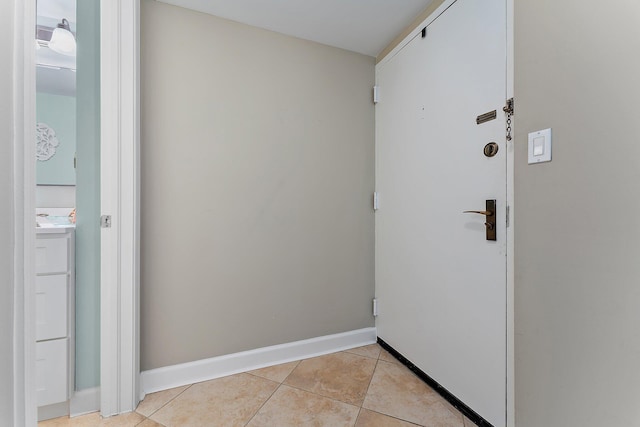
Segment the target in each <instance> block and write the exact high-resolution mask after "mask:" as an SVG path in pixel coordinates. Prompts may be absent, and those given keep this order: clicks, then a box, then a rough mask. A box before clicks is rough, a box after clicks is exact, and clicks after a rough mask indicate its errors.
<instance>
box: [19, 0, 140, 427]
mask: <svg viewBox="0 0 640 427" xmlns="http://www.w3.org/2000/svg"><path fill="white" fill-rule="evenodd" d="M13 4H14V8H15V9H14V10H15V13H14V16H13V28H14V36H15V40H14V61H12V63H13V75H14V82H13V83H14V89H15V92H14V99H13V105H12V111H13V112H14V130H15V134H14V140H13V147H14V165H15V171H14V176H15V181H14V194H15V197H14V207H15V209H14V212H15V214H14V215H15V221H14V230H15V232H14V236H15V248H16V249H15V263H14V272H15V275H14V284H13V287H14V309H15V310H14V319H15V322H14V342H13V349H14V386H13V388H14V417H15V419H14V421H15V422H16V425H21V424H23V425H26V426H35V425H36V423H37V415H36V414H37V410H36V405H37V404H36V390H35V228H34V218H33V213H35V185H36V184H35V144H25V143H24V141H34V140H35V124H36V117H35V87H36V79H35V64H36V61H35V49H34V43H35V41H34V28H35V22H36V8H35V1H22V0H14V1H13ZM139 9H140V2H139V0H134V1H130V0H109V1H103V2H101V18H100V20H101V128H102V131H101V156H102V159H101V204H102V205H101V212H103V213H105V214H109V215H112V223H113V226H112V227H111V228H110V229H104V230H103V231H102V235H101V238H102V246H101V251H102V256H101V258H102V263H101V269H102V273H101V274H102V276H101V322H100V323H101V349H100V357H101V412H102V414H103V415H104V416H109V415H114V414H118V413H123V412H128V411H132V410H134V409H135V407H136V406H137V404H138V402H139V399H140V386H139V383H140V366H139V341H140V339H139V305H140V304H139V282H140V281H139V194H140V192H139V145H140V138H139V129H140V126H139V122H140V119H139V117H140V115H139V96H138V94H139V77H138V70H139V66H138V64H139V36H138V35H139V23H140V19H139ZM96 220H97V219H96Z"/></svg>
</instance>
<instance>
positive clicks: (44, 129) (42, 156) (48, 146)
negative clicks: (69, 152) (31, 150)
mask: <svg viewBox="0 0 640 427" xmlns="http://www.w3.org/2000/svg"><path fill="white" fill-rule="evenodd" d="M58 145H60V141H58V138H57V137H56V132H55V131H54V130H53V129H51V128H50V127H49V126H48V125H47V124H45V123H38V124H37V125H36V158H37V159H38V160H40V161H41V162H45V161H47V160H49V159H50V158H52V157H53V156H54V155H55V154H56V148H57V147H58Z"/></svg>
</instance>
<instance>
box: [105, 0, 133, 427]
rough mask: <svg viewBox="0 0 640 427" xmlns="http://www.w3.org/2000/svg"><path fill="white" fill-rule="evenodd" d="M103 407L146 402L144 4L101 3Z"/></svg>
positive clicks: (108, 410)
mask: <svg viewBox="0 0 640 427" xmlns="http://www.w3.org/2000/svg"><path fill="white" fill-rule="evenodd" d="M100 6H101V7H100V25H101V30H100V52H101V53H100V72H101V76H100V84H101V91H100V92H101V93H100V99H101V143H100V147H101V148H100V164H101V176H100V193H101V199H100V203H101V206H100V209H101V212H102V214H103V215H110V216H111V227H110V228H103V229H102V232H101V242H102V245H101V250H102V253H101V280H100V288H101V292H100V305H101V309H100V310H101V321H100V356H101V363H100V403H101V413H102V415H103V416H110V415H115V414H120V413H123V412H130V411H133V410H134V409H135V408H136V406H137V405H138V402H139V401H140V357H139V355H140V351H139V349H140V327H139V325H140V321H139V307H140V298H139V296H140V245H139V242H140V221H139V212H140V209H139V207H140V179H139V169H140V168H139V164H140V163H139V162H140V160H139V159H140V157H139V152H140V107H139V105H140V104H139V98H140V97H139V86H140V85H139V82H140V78H139V62H140V54H139V51H140V49H139V45H140V37H139V27H140V1H139V0H134V1H131V0H108V1H102V2H101V5H100Z"/></svg>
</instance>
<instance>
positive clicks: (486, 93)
mask: <svg viewBox="0 0 640 427" xmlns="http://www.w3.org/2000/svg"><path fill="white" fill-rule="evenodd" d="M506 72H507V68H506V2H505V0H457V1H456V2H455V3H454V4H453V5H451V6H450V7H449V8H448V9H447V10H446V11H445V12H444V13H443V14H442V15H440V16H439V17H438V18H437V19H435V20H434V21H433V22H432V23H430V24H429V26H428V28H427V31H426V36H425V37H422V35H421V34H419V33H418V35H417V36H416V38H414V39H413V40H412V41H411V42H409V43H408V44H407V45H406V46H405V47H404V48H403V49H402V50H401V51H400V52H399V53H397V54H396V55H395V56H393V57H392V58H391V59H389V60H387V61H385V62H382V63H380V64H379V65H378V68H377V77H376V79H377V83H376V84H377V85H378V87H379V89H380V101H379V103H378V104H377V106H376V127H377V129H376V150H377V160H376V162H377V165H376V169H377V171H376V191H377V192H378V194H379V210H378V211H377V213H376V297H377V298H378V304H379V315H378V318H377V328H378V335H379V336H380V338H382V339H383V340H384V341H386V342H387V343H388V344H389V345H391V346H392V347H394V348H395V349H396V350H397V351H398V352H400V353H401V354H403V355H404V356H405V357H406V358H407V359H409V360H410V361H411V362H412V363H413V364H415V365H416V366H417V367H419V368H420V369H421V370H422V371H424V372H425V373H426V374H427V375H429V376H430V377H432V378H433V379H434V380H435V381H437V382H438V383H439V384H440V385H442V386H443V387H444V388H446V389H447V390H448V391H449V392H450V393H452V394H453V395H454V396H456V397H457V398H458V399H460V400H461V401H462V402H464V403H465V404H466V405H467V406H469V407H470V408H472V409H473V410H474V411H476V412H477V413H478V414H479V415H480V416H482V417H483V418H484V419H485V420H487V421H489V422H490V423H491V424H493V425H494V426H496V427H501V426H504V425H505V423H506V421H505V420H506V403H505V402H506V370H507V365H506V362H507V359H506V357H507V356H506V351H507V349H506V315H507V311H506V310H507V308H506V307H507V306H506V304H507V302H506V301H507V299H506V298H507V293H506V292H507V286H506V251H507V245H506V242H507V235H506V233H507V227H506V194H507V190H506V171H507V156H506V151H507V150H506V136H505V116H504V113H503V111H502V107H503V106H504V105H505V100H506ZM493 110H497V111H496V113H497V114H496V118H495V119H493V120H490V121H488V122H485V123H483V124H476V118H477V116H479V115H481V114H483V113H487V112H490V111H493ZM491 142H495V143H497V145H498V152H497V154H496V155H495V156H493V157H487V156H486V155H485V153H484V148H485V145H486V144H489V143H491ZM486 200H496V205H497V207H496V209H495V216H496V220H497V221H496V226H495V232H496V240H495V241H494V240H487V239H486V227H485V221H486V217H485V215H482V214H474V213H463V212H464V211H467V210H477V211H484V210H486V204H485V201H486Z"/></svg>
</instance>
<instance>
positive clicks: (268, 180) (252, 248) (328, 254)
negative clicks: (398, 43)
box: [141, 0, 375, 370]
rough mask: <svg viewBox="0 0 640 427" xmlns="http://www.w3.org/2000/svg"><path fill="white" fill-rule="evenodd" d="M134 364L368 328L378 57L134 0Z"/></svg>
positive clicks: (152, 363)
mask: <svg viewBox="0 0 640 427" xmlns="http://www.w3.org/2000/svg"><path fill="white" fill-rule="evenodd" d="M141 52H142V59H141V61H142V64H141V67H142V74H141V81H142V154H141V156H142V193H141V194H142V242H141V245H142V249H141V250H142V260H141V262H142V284H141V293H142V295H141V301H142V308H141V310H142V319H141V328H142V331H141V341H142V342H141V346H142V348H141V353H142V361H141V367H142V370H148V369H151V368H157V367H161V366H167V365H172V364H176V363H181V362H189V361H193V360H199V359H203V358H208V357H213V356H219V355H223V354H229V353H234V352H238V351H243V350H249V349H254V348H259V347H263V346H268V345H273V344H279V343H284V342H290V341H295V340H301V339H306V338H312V337H317V336H322V335H326V334H333V333H338V332H343V331H348V330H354V329H359V328H364V327H370V326H373V325H374V319H373V317H372V315H371V299H372V298H373V294H374V281H373V272H374V266H373V261H374V251H373V249H374V246H373V239H374V228H373V226H374V223H373V212H372V209H371V194H372V192H373V186H374V173H373V168H374V111H373V104H372V99H371V88H372V86H373V84H374V61H375V60H374V58H371V57H366V56H362V55H358V54H354V53H350V52H347V51H344V50H340V49H335V48H330V47H327V46H323V45H319V44H316V43H311V42H307V41H303V40H299V39H295V38H291V37H286V36H283V35H279V34H275V33H272V32H268V31H264V30H260V29H257V28H252V27H249V26H245V25H240V24H237V23H233V22H230V21H226V20H223V19H219V18H215V17H212V16H208V15H204V14H201V13H196V12H193V11H188V10H184V9H180V8H176V7H173V6H169V5H167V4H163V3H159V2H155V1H150V0H144V1H143V2H142V46H141Z"/></svg>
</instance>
